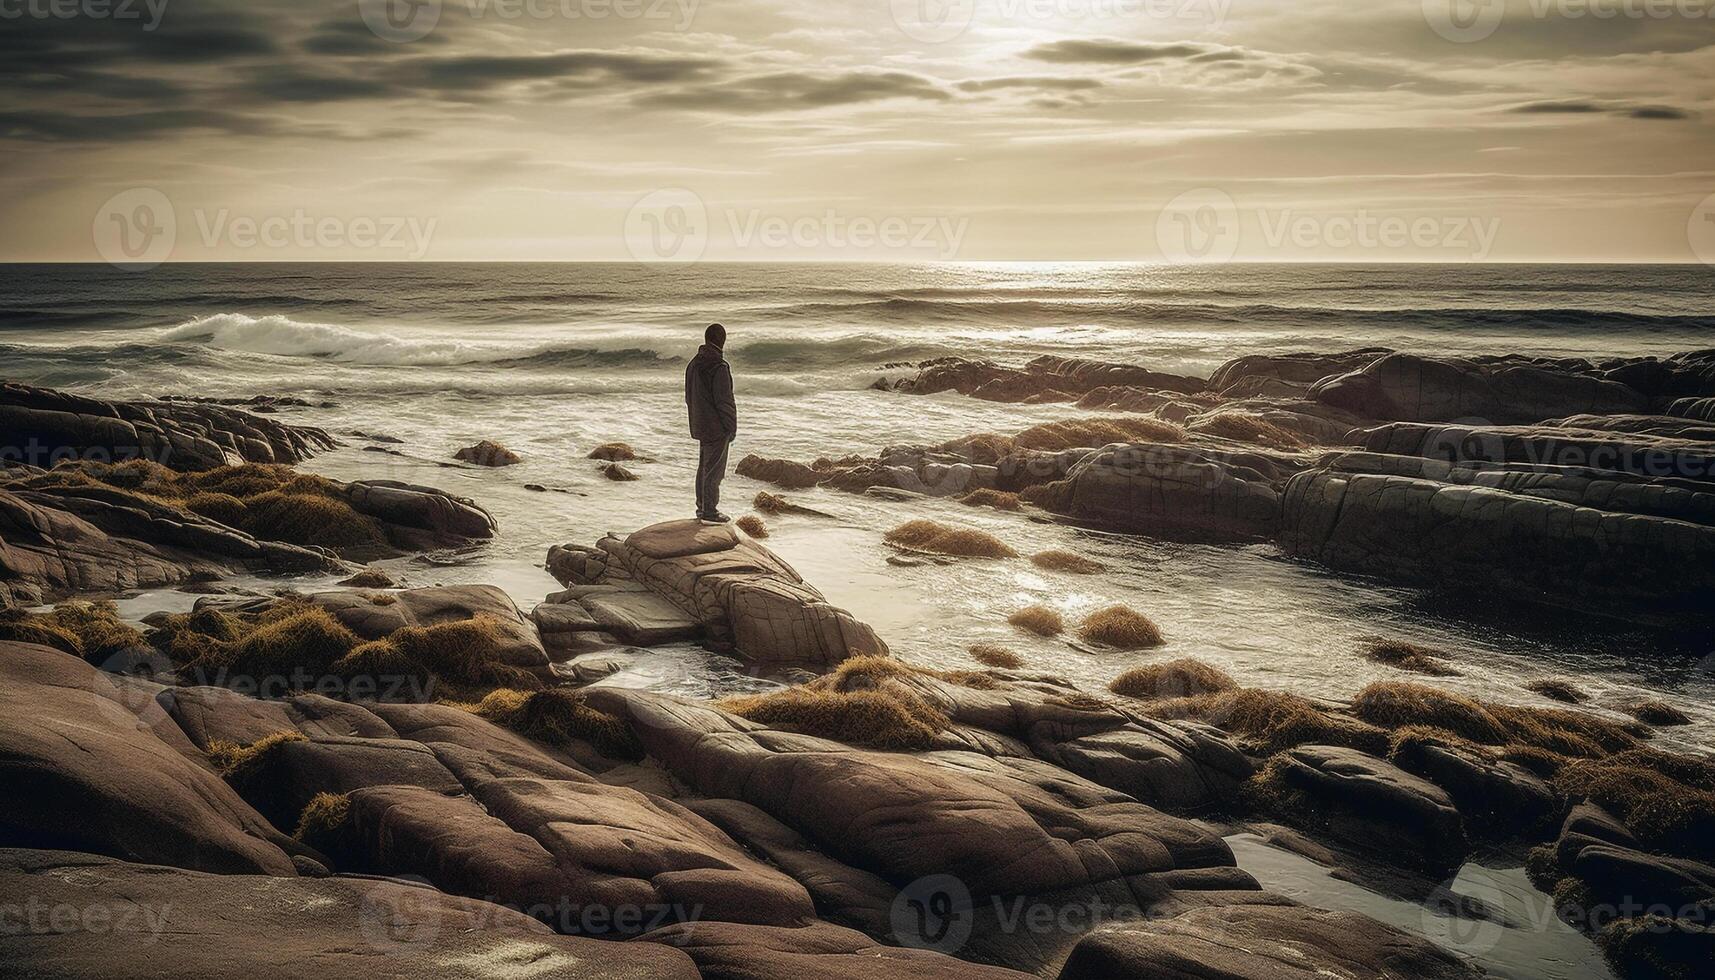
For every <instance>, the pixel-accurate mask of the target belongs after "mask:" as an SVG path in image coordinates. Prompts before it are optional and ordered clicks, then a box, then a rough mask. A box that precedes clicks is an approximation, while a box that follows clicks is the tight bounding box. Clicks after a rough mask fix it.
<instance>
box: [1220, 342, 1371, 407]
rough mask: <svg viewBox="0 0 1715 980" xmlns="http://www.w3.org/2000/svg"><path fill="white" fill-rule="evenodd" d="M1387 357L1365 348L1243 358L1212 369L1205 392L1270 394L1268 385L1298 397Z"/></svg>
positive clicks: (1248, 394)
mask: <svg viewBox="0 0 1715 980" xmlns="http://www.w3.org/2000/svg"><path fill="white" fill-rule="evenodd" d="M1391 353H1393V352H1392V351H1391V350H1389V349H1388V348H1386V347H1366V348H1362V349H1360V350H1351V351H1343V352H1341V353H1337V354H1310V353H1303V354H1246V355H1244V356H1243V357H1236V358H1234V359H1233V360H1230V361H1228V362H1227V363H1225V364H1223V365H1221V366H1220V367H1219V368H1216V369H1215V373H1214V374H1212V375H1210V376H1209V390H1210V391H1218V392H1220V393H1221V394H1223V395H1228V396H1230V397H1234V398H1244V397H1248V396H1250V395H1252V394H1268V393H1271V392H1270V391H1269V389H1268V386H1269V385H1274V386H1276V387H1275V388H1274V389H1273V390H1274V391H1278V392H1280V393H1283V394H1288V393H1293V394H1296V393H1302V392H1304V391H1308V390H1309V387H1310V386H1311V385H1313V384H1315V383H1316V382H1318V381H1321V380H1322V379H1323V378H1328V377H1332V376H1334V375H1339V374H1346V373H1347V372H1350V371H1356V370H1358V369H1360V368H1362V367H1364V366H1365V365H1367V364H1370V363H1372V362H1374V361H1375V360H1376V359H1378V358H1380V357H1382V356H1384V355H1386V354H1391Z"/></svg>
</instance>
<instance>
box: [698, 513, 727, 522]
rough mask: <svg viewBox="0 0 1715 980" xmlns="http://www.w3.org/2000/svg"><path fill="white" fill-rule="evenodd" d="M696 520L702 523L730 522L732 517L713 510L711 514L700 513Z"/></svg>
mask: <svg viewBox="0 0 1715 980" xmlns="http://www.w3.org/2000/svg"><path fill="white" fill-rule="evenodd" d="M697 520H699V521H702V522H703V523H704V524H731V523H732V518H730V517H728V516H726V515H725V514H723V513H721V512H720V511H718V510H717V511H715V512H714V513H713V514H702V515H700V516H698V518H697Z"/></svg>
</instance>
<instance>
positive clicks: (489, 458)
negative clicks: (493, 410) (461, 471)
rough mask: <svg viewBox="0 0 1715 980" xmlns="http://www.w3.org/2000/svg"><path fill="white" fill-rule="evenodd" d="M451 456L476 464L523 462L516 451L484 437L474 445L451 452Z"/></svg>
mask: <svg viewBox="0 0 1715 980" xmlns="http://www.w3.org/2000/svg"><path fill="white" fill-rule="evenodd" d="M453 458H454V459H458V460H463V461H464V462H467V463H475V464H476V465H478V466H516V465H518V464H519V463H522V462H523V460H522V459H520V458H519V457H518V454H517V453H515V452H513V451H512V450H510V449H507V448H506V447H505V446H502V445H501V444H500V443H498V442H495V441H494V440H493V439H484V440H482V441H481V442H479V443H477V444H476V445H474V446H466V447H464V448H463V449H460V450H459V451H458V452H456V453H453Z"/></svg>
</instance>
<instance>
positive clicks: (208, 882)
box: [0, 850, 699, 980]
mask: <svg viewBox="0 0 1715 980" xmlns="http://www.w3.org/2000/svg"><path fill="white" fill-rule="evenodd" d="M0 894H4V895H6V896H7V901H8V902H14V901H15V902H17V903H18V904H19V905H20V907H21V909H38V910H43V911H39V912H37V913H35V916H36V918H33V919H30V918H26V919H25V920H24V921H21V922H18V923H17V924H16V926H15V927H14V926H12V925H11V924H9V927H8V928H7V929H5V930H0V960H3V961H4V962H5V963H7V964H8V967H9V969H15V970H17V971H18V975H19V976H28V977H38V978H42V980H57V978H66V980H70V978H74V977H97V976H111V975H113V974H114V973H116V972H119V973H123V974H124V975H126V976H128V977H137V978H151V980H153V978H160V980H179V978H183V977H238V976H253V977H281V978H291V980H325V978H327V977H330V976H371V975H377V973H378V971H380V973H381V974H383V975H388V976H401V977H404V976H435V977H449V978H468V980H492V978H494V977H496V976H523V975H530V976H536V975H541V976H553V977H563V978H566V980H573V978H576V980H698V977H699V974H698V971H697V969H696V967H695V966H693V965H692V963H691V961H690V960H689V959H688V958H687V957H686V956H685V954H683V953H681V952H679V951H677V950H674V949H671V948H669V947H668V946H665V945H656V944H638V945H637V946H629V947H625V948H624V949H623V950H621V949H620V948H618V947H615V946H612V945H609V944H604V943H602V942H601V941H599V940H594V939H582V938H575V937H570V936H557V935H555V934H554V933H553V932H551V931H550V930H549V929H548V928H547V927H546V926H544V925H542V924H541V923H539V922H537V921H535V920H534V919H531V918H530V917H528V916H526V915H523V914H521V913H519V912H516V911H513V910H511V909H507V908H503V907H501V906H499V905H491V904H489V903H487V902H482V901H474V900H471V899H467V898H456V897H453V896H451V895H445V894H442V893H441V892H438V891H436V890H434V889H432V888H425V887H421V886H415V885H411V884H408V883H402V882H394V881H381V880H373V879H363V878H323V879H308V878H266V877H258V876H255V875H242V874H228V875H218V874H203V873H198V872H195V871H184V870H177V869H173V868H165V867H158V866H155V865H150V864H128V863H124V862H120V861H114V860H111V859H109V858H104V857H97V856H95V855H90V854H76V853H71V852H65V851H48V850H0ZM60 909H72V910H85V916H84V917H83V918H82V919H80V920H79V921H78V923H77V927H76V931H75V933H74V934H72V935H68V934H67V933H66V931H65V919H64V916H63V913H59V912H58V911H57V910H60ZM91 910H98V911H96V912H92V911H91ZM50 912H52V913H54V916H53V917H51V919H50V916H49V913H50ZM97 914H99V918H93V917H91V916H92V915H97ZM383 964H384V966H383Z"/></svg>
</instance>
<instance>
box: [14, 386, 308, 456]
mask: <svg viewBox="0 0 1715 980" xmlns="http://www.w3.org/2000/svg"><path fill="white" fill-rule="evenodd" d="M0 431H4V432H6V433H7V438H8V439H11V440H14V442H15V445H16V446H17V447H18V455H17V456H15V457H14V458H15V459H16V461H18V462H22V463H25V464H29V465H32V466H38V467H42V468H50V467H52V466H53V465H54V464H55V463H58V462H60V461H62V460H66V459H89V460H96V461H104V462H123V461H125V460H131V459H146V460H151V461H153V462H156V463H160V464H161V465H162V466H167V467H171V468H172V469H175V470H184V471H190V470H205V469H210V468H212V467H216V466H226V465H232V464H237V463H246V462H249V463H296V462H300V461H302V460H305V459H308V458H309V457H310V456H312V455H314V454H315V453H317V452H321V451H323V450H327V449H332V448H333V447H334V445H335V443H334V440H333V438H332V437H331V436H329V435H328V434H327V433H326V432H324V431H322V430H321V429H316V428H311V427H309V426H296V425H285V424H282V423H280V422H276V421H274V420H272V419H267V418H262V417H260V416H257V415H254V414H252V413H250V412H245V411H241V410H239V409H236V408H226V407H221V406H217V405H203V404H184V403H180V402H122V401H106V400H103V399H97V398H87V397H84V396H81V395H73V394H69V393H66V392H60V391H55V390H53V389H49V388H36V387H33V386H30V385H24V384H16V383H13V382H5V383H3V384H0Z"/></svg>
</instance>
